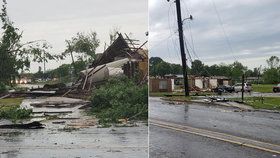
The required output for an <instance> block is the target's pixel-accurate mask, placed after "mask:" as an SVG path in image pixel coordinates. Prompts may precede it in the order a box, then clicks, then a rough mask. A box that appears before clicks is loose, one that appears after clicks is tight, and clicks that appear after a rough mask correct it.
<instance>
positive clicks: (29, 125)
mask: <svg viewBox="0 0 280 158" xmlns="http://www.w3.org/2000/svg"><path fill="white" fill-rule="evenodd" d="M0 128H8V129H41V128H44V124H42V123H40V122H38V121H34V122H31V123H22V124H4V125H0Z"/></svg>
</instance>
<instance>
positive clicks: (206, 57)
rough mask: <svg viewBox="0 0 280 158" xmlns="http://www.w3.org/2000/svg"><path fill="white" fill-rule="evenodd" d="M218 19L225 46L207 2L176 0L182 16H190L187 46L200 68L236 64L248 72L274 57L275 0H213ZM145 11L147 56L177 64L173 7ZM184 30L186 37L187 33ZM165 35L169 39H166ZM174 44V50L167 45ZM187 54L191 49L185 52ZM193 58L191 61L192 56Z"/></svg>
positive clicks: (279, 17) (279, 16)
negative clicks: (211, 65) (147, 30)
mask: <svg viewBox="0 0 280 158" xmlns="http://www.w3.org/2000/svg"><path fill="white" fill-rule="evenodd" d="M213 1H214V4H215V6H216V8H217V10H218V13H219V15H220V17H221V19H222V22H223V26H224V28H225V31H226V35H227V36H228V38H229V41H230V45H231V47H232V49H233V51H232V52H231V49H230V46H229V45H228V44H227V42H226V38H225V35H224V33H223V29H222V27H221V25H220V23H219V19H218V17H217V14H216V11H215V7H214V4H213V3H212V0H181V2H182V3H181V4H182V16H183V17H188V16H189V14H190V13H191V14H192V15H193V17H194V20H193V21H185V23H184V30H185V31H184V32H185V36H186V38H187V40H188V43H187V44H188V46H189V47H192V40H191V35H192V37H193V42H194V48H195V49H194V50H195V52H196V54H197V56H198V57H199V59H200V60H202V61H203V62H205V63H206V64H219V63H221V62H224V63H232V62H233V61H234V60H235V59H237V60H239V61H240V62H242V63H243V64H245V65H247V66H248V67H249V68H253V67H257V66H259V65H261V64H262V65H265V64H266V63H265V60H266V59H267V58H269V57H270V56H271V55H277V56H279V52H280V48H279V42H280V30H279V28H280V11H279V6H280V1H277V0H267V1H259V0H235V1H226V0H213ZM150 6H151V7H149V10H150V14H149V18H150V19H149V28H150V34H151V36H150V37H149V41H150V47H151V49H150V56H160V57H162V58H163V59H165V60H167V61H170V62H175V63H180V56H179V49H178V47H179V45H178V37H177V34H175V35H173V36H171V37H170V34H172V33H174V32H176V29H177V24H176V14H175V4H174V3H172V2H169V3H168V2H167V1H163V0H154V1H153V4H152V5H151V2H150ZM190 27H191V33H192V34H190ZM168 37H170V38H168ZM173 44H177V46H173ZM189 50H190V52H191V54H193V53H192V51H191V50H192V49H191V48H189ZM193 58H196V57H195V55H193Z"/></svg>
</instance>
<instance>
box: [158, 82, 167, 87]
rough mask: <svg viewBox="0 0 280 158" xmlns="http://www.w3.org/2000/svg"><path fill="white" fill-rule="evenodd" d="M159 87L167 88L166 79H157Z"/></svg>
mask: <svg viewBox="0 0 280 158" xmlns="http://www.w3.org/2000/svg"><path fill="white" fill-rule="evenodd" d="M159 89H167V81H159Z"/></svg>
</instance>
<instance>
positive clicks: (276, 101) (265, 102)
mask: <svg viewBox="0 0 280 158" xmlns="http://www.w3.org/2000/svg"><path fill="white" fill-rule="evenodd" d="M232 100H240V98H238V99H237V98H233V99H232ZM244 101H245V103H247V104H248V105H250V106H252V107H253V108H255V109H268V110H280V97H263V98H262V97H246V98H244Z"/></svg>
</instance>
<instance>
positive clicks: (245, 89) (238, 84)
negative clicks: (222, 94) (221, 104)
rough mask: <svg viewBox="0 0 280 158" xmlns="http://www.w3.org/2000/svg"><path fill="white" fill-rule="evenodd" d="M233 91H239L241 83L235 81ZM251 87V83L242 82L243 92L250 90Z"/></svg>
mask: <svg viewBox="0 0 280 158" xmlns="http://www.w3.org/2000/svg"><path fill="white" fill-rule="evenodd" d="M233 87H234V91H235V92H237V93H238V92H241V90H242V83H237V84H235V85H234V86H233ZM252 90H253V89H252V84H251V83H244V92H251V91H252Z"/></svg>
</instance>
